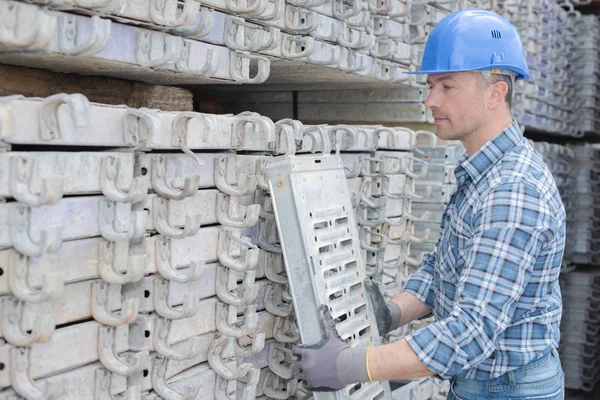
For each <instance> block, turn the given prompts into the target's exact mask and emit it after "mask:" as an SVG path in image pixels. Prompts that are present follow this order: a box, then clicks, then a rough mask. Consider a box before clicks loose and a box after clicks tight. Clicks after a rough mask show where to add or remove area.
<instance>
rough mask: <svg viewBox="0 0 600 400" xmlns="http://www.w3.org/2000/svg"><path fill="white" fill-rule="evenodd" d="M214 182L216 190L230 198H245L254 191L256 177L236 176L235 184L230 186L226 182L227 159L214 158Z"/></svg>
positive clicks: (243, 174) (240, 174)
mask: <svg viewBox="0 0 600 400" xmlns="http://www.w3.org/2000/svg"><path fill="white" fill-rule="evenodd" d="M214 180H215V185H216V186H217V189H219V190H220V191H221V192H223V193H227V194H228V195H230V196H247V195H249V194H252V193H253V192H254V191H255V190H256V185H257V182H258V177H257V176H256V175H251V176H248V175H246V174H245V173H243V172H241V173H239V174H238V179H237V184H236V185H235V186H232V185H230V184H229V182H227V157H215V172H214Z"/></svg>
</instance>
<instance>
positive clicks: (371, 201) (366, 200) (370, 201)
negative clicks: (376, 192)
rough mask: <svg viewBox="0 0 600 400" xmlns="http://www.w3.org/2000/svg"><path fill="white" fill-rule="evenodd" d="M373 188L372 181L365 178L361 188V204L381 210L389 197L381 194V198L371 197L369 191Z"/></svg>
mask: <svg viewBox="0 0 600 400" xmlns="http://www.w3.org/2000/svg"><path fill="white" fill-rule="evenodd" d="M370 188H371V181H370V180H366V179H363V181H362V182H361V188H360V204H363V205H365V206H366V207H367V208H370V209H372V210H379V209H382V208H385V205H386V203H387V197H386V196H381V197H379V198H375V197H371V196H369V195H368V194H367V193H369V189H370Z"/></svg>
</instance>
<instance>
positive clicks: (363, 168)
mask: <svg viewBox="0 0 600 400" xmlns="http://www.w3.org/2000/svg"><path fill="white" fill-rule="evenodd" d="M359 159H360V173H361V175H362V176H366V177H379V176H383V175H384V170H383V165H382V164H383V160H381V159H379V158H376V157H369V156H360V158H359ZM371 163H373V164H378V165H379V172H371V168H370V166H371Z"/></svg>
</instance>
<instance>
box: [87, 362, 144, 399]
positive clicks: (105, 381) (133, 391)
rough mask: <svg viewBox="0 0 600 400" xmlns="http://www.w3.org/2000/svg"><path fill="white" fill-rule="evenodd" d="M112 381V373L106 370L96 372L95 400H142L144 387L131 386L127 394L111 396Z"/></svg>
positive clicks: (99, 369)
mask: <svg viewBox="0 0 600 400" xmlns="http://www.w3.org/2000/svg"><path fill="white" fill-rule="evenodd" d="M111 381H112V372H110V371H107V370H106V369H104V368H98V369H97V370H96V376H95V381H94V399H95V400H141V398H142V393H141V392H142V387H141V386H140V385H135V386H130V387H129V388H127V390H126V391H125V393H123V394H122V395H119V396H113V395H111V394H110V384H111Z"/></svg>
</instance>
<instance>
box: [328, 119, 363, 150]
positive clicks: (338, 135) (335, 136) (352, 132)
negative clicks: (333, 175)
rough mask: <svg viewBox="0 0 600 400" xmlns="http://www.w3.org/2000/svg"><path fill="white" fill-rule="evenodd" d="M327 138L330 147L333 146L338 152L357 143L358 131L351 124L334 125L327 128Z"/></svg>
mask: <svg viewBox="0 0 600 400" xmlns="http://www.w3.org/2000/svg"><path fill="white" fill-rule="evenodd" d="M329 138H330V139H331V147H335V151H336V153H339V151H340V150H348V149H349V148H351V147H352V146H354V145H356V144H357V143H356V142H357V139H358V132H357V131H356V129H355V128H354V127H352V126H347V125H336V126H333V127H331V128H330V129H329Z"/></svg>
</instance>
